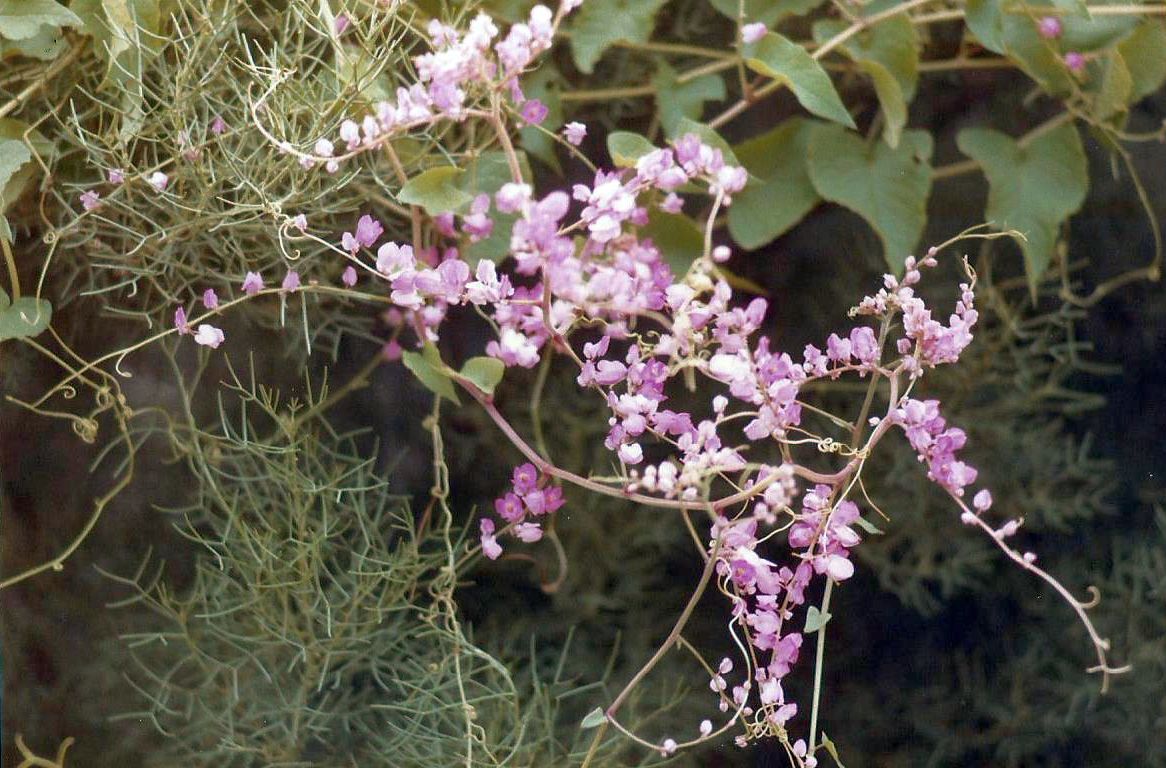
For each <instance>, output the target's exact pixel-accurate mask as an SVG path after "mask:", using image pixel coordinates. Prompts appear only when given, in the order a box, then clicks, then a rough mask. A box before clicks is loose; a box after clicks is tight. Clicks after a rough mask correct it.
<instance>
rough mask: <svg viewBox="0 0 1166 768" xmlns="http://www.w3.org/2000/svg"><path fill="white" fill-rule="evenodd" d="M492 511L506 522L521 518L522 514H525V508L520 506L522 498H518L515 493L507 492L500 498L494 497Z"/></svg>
mask: <svg viewBox="0 0 1166 768" xmlns="http://www.w3.org/2000/svg"><path fill="white" fill-rule="evenodd" d="M494 512H495V513H496V514H497V515H498V517H500V518H502V519H503V520H505V521H506V522H508V523H513V522H516V521H518V520H521V519H522V516H523V515H524V514H526V512H525V508H524V507H523V506H522V499H520V498H518V494H516V493H508V494H506V495H505V496H503V497H501V498H498V499H494Z"/></svg>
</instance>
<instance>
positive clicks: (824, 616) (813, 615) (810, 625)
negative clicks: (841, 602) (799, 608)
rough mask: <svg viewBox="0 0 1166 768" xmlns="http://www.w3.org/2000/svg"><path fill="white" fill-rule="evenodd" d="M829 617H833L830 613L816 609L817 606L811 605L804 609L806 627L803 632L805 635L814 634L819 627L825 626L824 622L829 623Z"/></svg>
mask: <svg viewBox="0 0 1166 768" xmlns="http://www.w3.org/2000/svg"><path fill="white" fill-rule="evenodd" d="M831 618H833V615H832V614H829V613H822V612H821V611H819V610H818V606H816V605H811V606H810V607H809V608H808V609H807V610H806V628H805V630H804V631H805V633H806V634H807V635H812V634H814V633H815V632H817V631H818V630H819V629H821V628H822V627H824V626H826V624H827V623H829V621H830V619H831Z"/></svg>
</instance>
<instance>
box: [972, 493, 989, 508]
mask: <svg viewBox="0 0 1166 768" xmlns="http://www.w3.org/2000/svg"><path fill="white" fill-rule="evenodd" d="M972 506H974V507H975V508H976V509H978V510H979V511H981V512H987V511H988V510H989V509H990V508H991V507H992V492H991V491H989V490H988V489H987V488H982V489H980V490H979V491H977V492H976V495H975V496H974V497H972Z"/></svg>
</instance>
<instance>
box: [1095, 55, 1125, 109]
mask: <svg viewBox="0 0 1166 768" xmlns="http://www.w3.org/2000/svg"><path fill="white" fill-rule="evenodd" d="M1091 69H1096V70H1098V76H1097V77H1096V78H1094V80H1093V83H1095V84H1096V86H1095V88H1093V89H1091V90H1092V91H1093V92H1092V97H1093V105H1092V106H1093V109H1092V112H1093V117H1095V118H1096V119H1097V120H1100V121H1108V120H1110V118H1113V117H1114V116H1117V115H1123V114H1124V113H1125V112H1127V111H1128V110H1129V105H1130V101H1131V97H1132V96H1133V91H1134V80H1133V77H1132V75H1131V74H1130V70H1129V67H1127V66H1126V62H1125V59H1123V58H1122V55H1121V52H1120V51H1119V50H1118V49H1117V48H1116V47H1115V48H1112V49H1110V50H1108V51H1106V52H1105V54H1104V56H1103V58H1102V59H1101V60H1100V61H1098V62H1096V64H1095V65H1094V66H1093V67H1091Z"/></svg>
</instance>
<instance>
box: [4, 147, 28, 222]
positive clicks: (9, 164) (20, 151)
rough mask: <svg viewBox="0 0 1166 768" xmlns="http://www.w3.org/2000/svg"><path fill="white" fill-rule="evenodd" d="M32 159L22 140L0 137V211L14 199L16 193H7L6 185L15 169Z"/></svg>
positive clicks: (13, 174) (15, 172)
mask: <svg viewBox="0 0 1166 768" xmlns="http://www.w3.org/2000/svg"><path fill="white" fill-rule="evenodd" d="M30 160H32V153H31V152H29V151H28V147H26V146H25V145H24V142H23V141H17V140H16V139H0V211H3V210H4V208H5V207H7V205H8V203H9V202H11V200H15V199H16V193H15V192H13V193H12V194H10V193H9V190H8V187H9V184H10V183H11V182H12V180H13V177H15V176H16V175H17V171H19V170H20V169H21V168H23V167H24V164H25V163H27V162H28V161H30Z"/></svg>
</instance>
